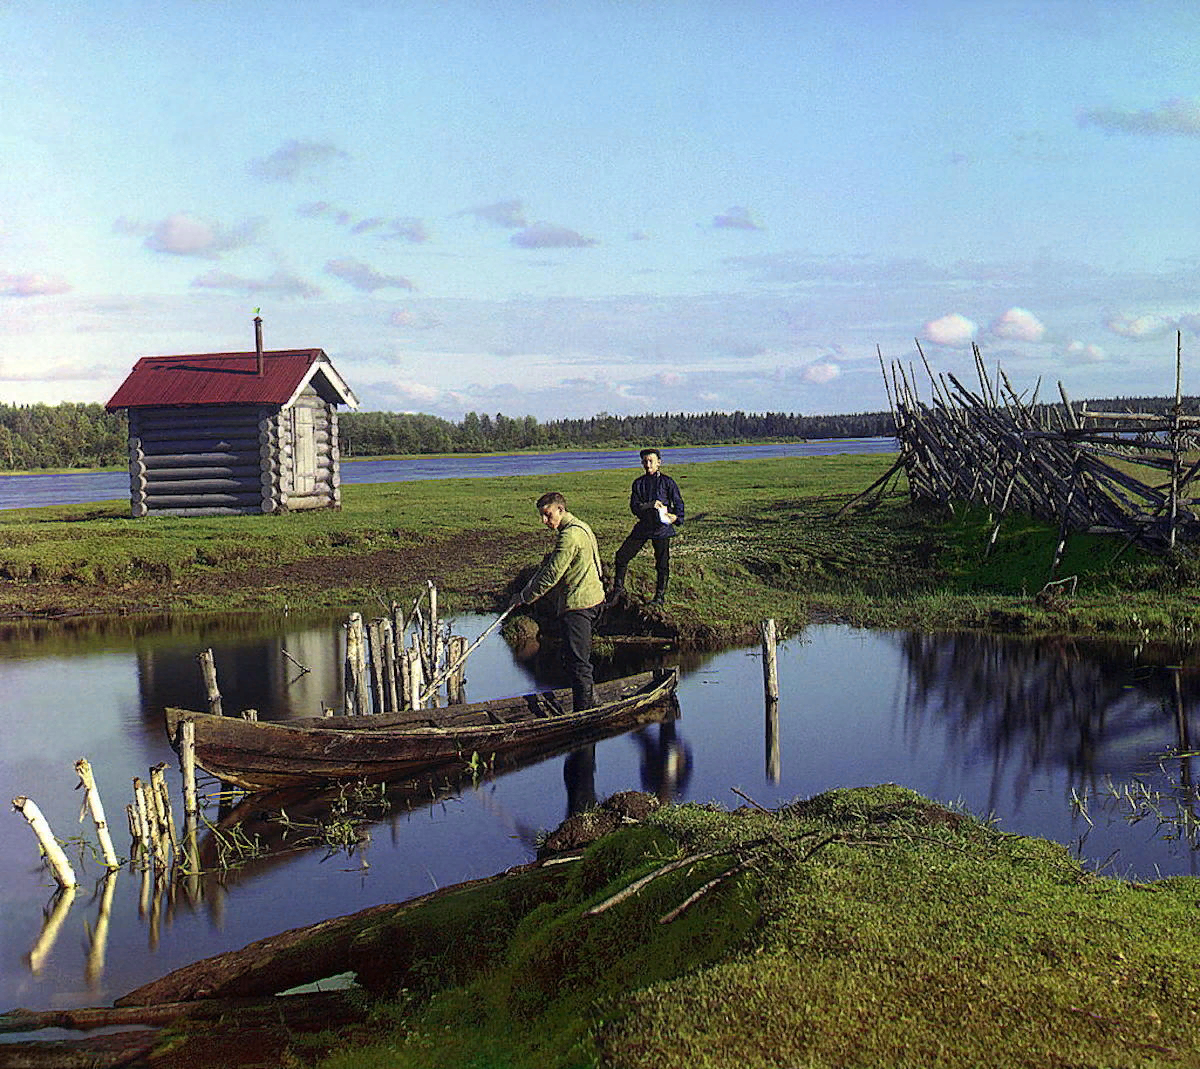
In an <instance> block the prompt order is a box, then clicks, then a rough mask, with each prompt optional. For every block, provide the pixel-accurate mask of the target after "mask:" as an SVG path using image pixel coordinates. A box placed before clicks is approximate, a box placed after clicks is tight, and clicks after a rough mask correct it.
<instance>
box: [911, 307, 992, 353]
mask: <svg viewBox="0 0 1200 1069" xmlns="http://www.w3.org/2000/svg"><path fill="white" fill-rule="evenodd" d="M977 329H978V327H977V325H976V324H975V323H974V322H972V321H971V320H970V319H968V318H967V317H966V316H964V315H959V314H958V313H957V312H952V313H951V314H950V315H944V316H942V317H941V319H931V320H929V322H927V323H926V324H925V326H923V327H922V328H921V336H922V337H923V338H924V339H925V340H926V341H929V342H933V344H934V345H965V344H966V343H967V342H969V341H971V340H972V339H973V338H974V337H975V331H976V330H977Z"/></svg>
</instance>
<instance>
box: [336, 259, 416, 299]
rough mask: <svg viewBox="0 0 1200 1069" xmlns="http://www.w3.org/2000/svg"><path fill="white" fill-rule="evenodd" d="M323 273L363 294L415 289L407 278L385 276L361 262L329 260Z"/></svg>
mask: <svg viewBox="0 0 1200 1069" xmlns="http://www.w3.org/2000/svg"><path fill="white" fill-rule="evenodd" d="M325 273H326V274H327V275H333V277H334V278H340V279H341V280H342V281H343V282H346V283H348V284H349V285H351V286H353V287H354V288H355V289H356V290H362V291H363V292H364V293H374V292H375V291H376V290H380V289H401V290H411V289H415V288H416V287H414V286H413V284H412V282H410V281H409V280H408V279H407V278H402V277H400V276H399V275H385V274H383V273H382V272H380V271H376V270H375V268H373V267H371V266H370V264H365V263H363V262H362V261H361V260H351V259H342V260H330V261H329V262H328V263H327V264H326V265H325Z"/></svg>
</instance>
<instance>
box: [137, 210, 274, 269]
mask: <svg viewBox="0 0 1200 1069" xmlns="http://www.w3.org/2000/svg"><path fill="white" fill-rule="evenodd" d="M261 227H262V222H261V221H260V220H256V219H248V220H246V221H245V222H242V223H240V224H238V225H237V226H235V227H232V228H231V227H225V226H222V225H221V224H220V223H214V222H210V221H208V220H205V219H200V218H198V217H196V216H194V215H189V214H188V213H187V212H176V213H175V214H174V215H168V216H167V217H166V218H165V219H163V220H161V221H160V222H157V223H154V224H151V225H149V226H147V225H145V224H140V223H135V222H131V221H130V220H127V219H118V220H117V222H116V224H115V225H114V229H115V230H117V232H118V233H126V234H134V233H144V234H146V240H145V242H144V244H145V246H146V248H148V249H150V250H151V251H152V252H162V253H167V254H168V255H171V256H194V257H197V258H199V259H205V260H215V259H217V258H218V257H219V256H220V255H221V254H222V253H225V252H230V251H232V250H233V249H240V248H244V247H245V246H247V245H251V244H253V243H254V242H255V241H257V240H258V233H259V230H260V229H261Z"/></svg>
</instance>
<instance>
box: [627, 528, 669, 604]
mask: <svg viewBox="0 0 1200 1069" xmlns="http://www.w3.org/2000/svg"><path fill="white" fill-rule="evenodd" d="M647 542H650V543H652V544H653V546H654V571H655V573H656V575H657V579H658V582H657V583H656V592H657V593H660V594H665V593H666V590H667V580H668V579H670V578H671V536H670V535H665V536H664V537H662V538H650V537H649V536H647V535H640V534H637V533H636V532H635V533H633V534H631V535H630V536H629V537H628V538H626V539H625V541H624V542H622V543H621V548H620V549H618V550H617V559H616V568H615V569H614V571H615V574H614V575H613V585H614V586H615V587H616V588H617V589H618V590H624V589H625V572H626V571H628V569H629V562H630V561H631V560H633V558H634V557H636V556H637V555H638V551H639V550H640V549H641V548H642V546H644V545H645V544H646V543H647Z"/></svg>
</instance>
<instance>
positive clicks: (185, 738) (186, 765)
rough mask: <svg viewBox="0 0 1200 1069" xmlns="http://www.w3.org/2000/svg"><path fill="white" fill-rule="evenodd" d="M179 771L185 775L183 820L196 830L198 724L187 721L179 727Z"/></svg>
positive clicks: (198, 808) (198, 815)
mask: <svg viewBox="0 0 1200 1069" xmlns="http://www.w3.org/2000/svg"><path fill="white" fill-rule="evenodd" d="M179 771H180V772H181V773H182V775H183V819H184V821H185V822H186V823H188V824H190V825H191V827H192V828H195V826H196V824H197V823H198V821H199V818H200V807H199V806H198V805H197V804H196V723H195V721H194V720H185V721H183V723H181V724H180V725H179Z"/></svg>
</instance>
